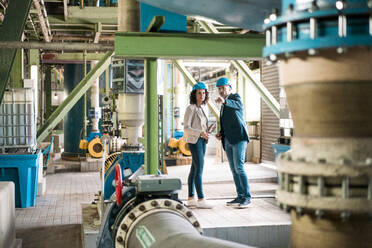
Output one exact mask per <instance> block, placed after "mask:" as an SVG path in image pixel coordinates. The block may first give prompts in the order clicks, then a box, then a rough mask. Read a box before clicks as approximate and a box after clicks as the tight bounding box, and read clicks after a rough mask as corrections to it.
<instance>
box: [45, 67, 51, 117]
mask: <svg viewBox="0 0 372 248" xmlns="http://www.w3.org/2000/svg"><path fill="white" fill-rule="evenodd" d="M44 83H45V87H44V91H45V119H48V118H49V116H50V115H51V114H52V67H51V66H50V65H47V66H46V68H45V78H44Z"/></svg>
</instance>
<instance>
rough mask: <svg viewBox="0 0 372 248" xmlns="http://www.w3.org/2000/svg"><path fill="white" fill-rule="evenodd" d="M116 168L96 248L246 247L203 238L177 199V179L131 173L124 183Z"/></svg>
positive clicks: (119, 170)
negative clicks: (113, 192) (112, 187)
mask: <svg viewBox="0 0 372 248" xmlns="http://www.w3.org/2000/svg"><path fill="white" fill-rule="evenodd" d="M120 172H121V169H120V166H119V165H117V166H116V176H115V182H116V183H115V184H116V193H115V197H113V198H112V201H111V203H109V204H108V205H107V206H106V211H105V213H104V215H103V220H102V225H101V228H100V232H99V237H98V240H97V247H98V248H112V247H131V248H134V247H161V248H166V247H201V248H203V247H247V246H245V245H241V244H237V243H233V242H229V241H224V240H219V239H214V238H209V237H204V236H202V235H201V233H202V229H201V226H200V223H199V222H198V220H197V218H196V217H195V215H194V213H193V212H192V211H191V210H190V209H188V208H187V207H186V206H184V205H183V204H182V202H181V201H180V200H179V199H178V194H177V190H179V189H181V180H180V179H178V178H172V177H168V176H166V175H139V174H141V173H135V174H134V175H133V176H132V177H131V178H130V179H129V180H128V181H126V182H125V183H123V182H122V180H121V175H120Z"/></svg>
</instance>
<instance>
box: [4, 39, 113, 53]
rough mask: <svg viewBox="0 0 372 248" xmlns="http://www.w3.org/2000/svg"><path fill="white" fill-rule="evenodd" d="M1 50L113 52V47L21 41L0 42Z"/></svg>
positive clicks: (106, 45) (91, 44)
mask: <svg viewBox="0 0 372 248" xmlns="http://www.w3.org/2000/svg"><path fill="white" fill-rule="evenodd" d="M0 47H2V48H24V49H44V50H56V51H60V50H65V51H76V50H77V51H84V50H85V51H113V50H114V45H113V44H112V45H110V44H95V43H72V42H49V43H45V42H21V41H0Z"/></svg>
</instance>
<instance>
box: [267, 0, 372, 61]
mask: <svg viewBox="0 0 372 248" xmlns="http://www.w3.org/2000/svg"><path fill="white" fill-rule="evenodd" d="M264 29H265V33H266V46H265V48H264V50H263V56H265V57H269V59H270V60H276V59H277V55H285V56H290V54H291V53H293V52H300V51H307V52H308V53H309V55H313V54H315V53H316V50H318V49H325V48H335V49H337V52H339V53H341V52H343V50H344V49H345V48H347V47H353V46H372V1H368V0H348V1H341V0H339V1H336V0H319V1H296V0H283V1H282V16H277V13H276V12H275V11H274V12H273V13H272V14H271V15H270V16H269V17H268V18H266V19H265V24H264Z"/></svg>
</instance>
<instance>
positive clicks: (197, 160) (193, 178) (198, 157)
mask: <svg viewBox="0 0 372 248" xmlns="http://www.w3.org/2000/svg"><path fill="white" fill-rule="evenodd" d="M189 149H190V151H191V156H192V164H191V168H190V173H189V178H188V180H187V182H188V186H189V197H193V196H194V185H195V188H196V193H197V194H198V198H199V199H202V198H204V194H203V185H202V175H203V167H204V155H205V150H206V142H205V139H203V138H199V139H198V141H197V142H196V144H190V143H189Z"/></svg>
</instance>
